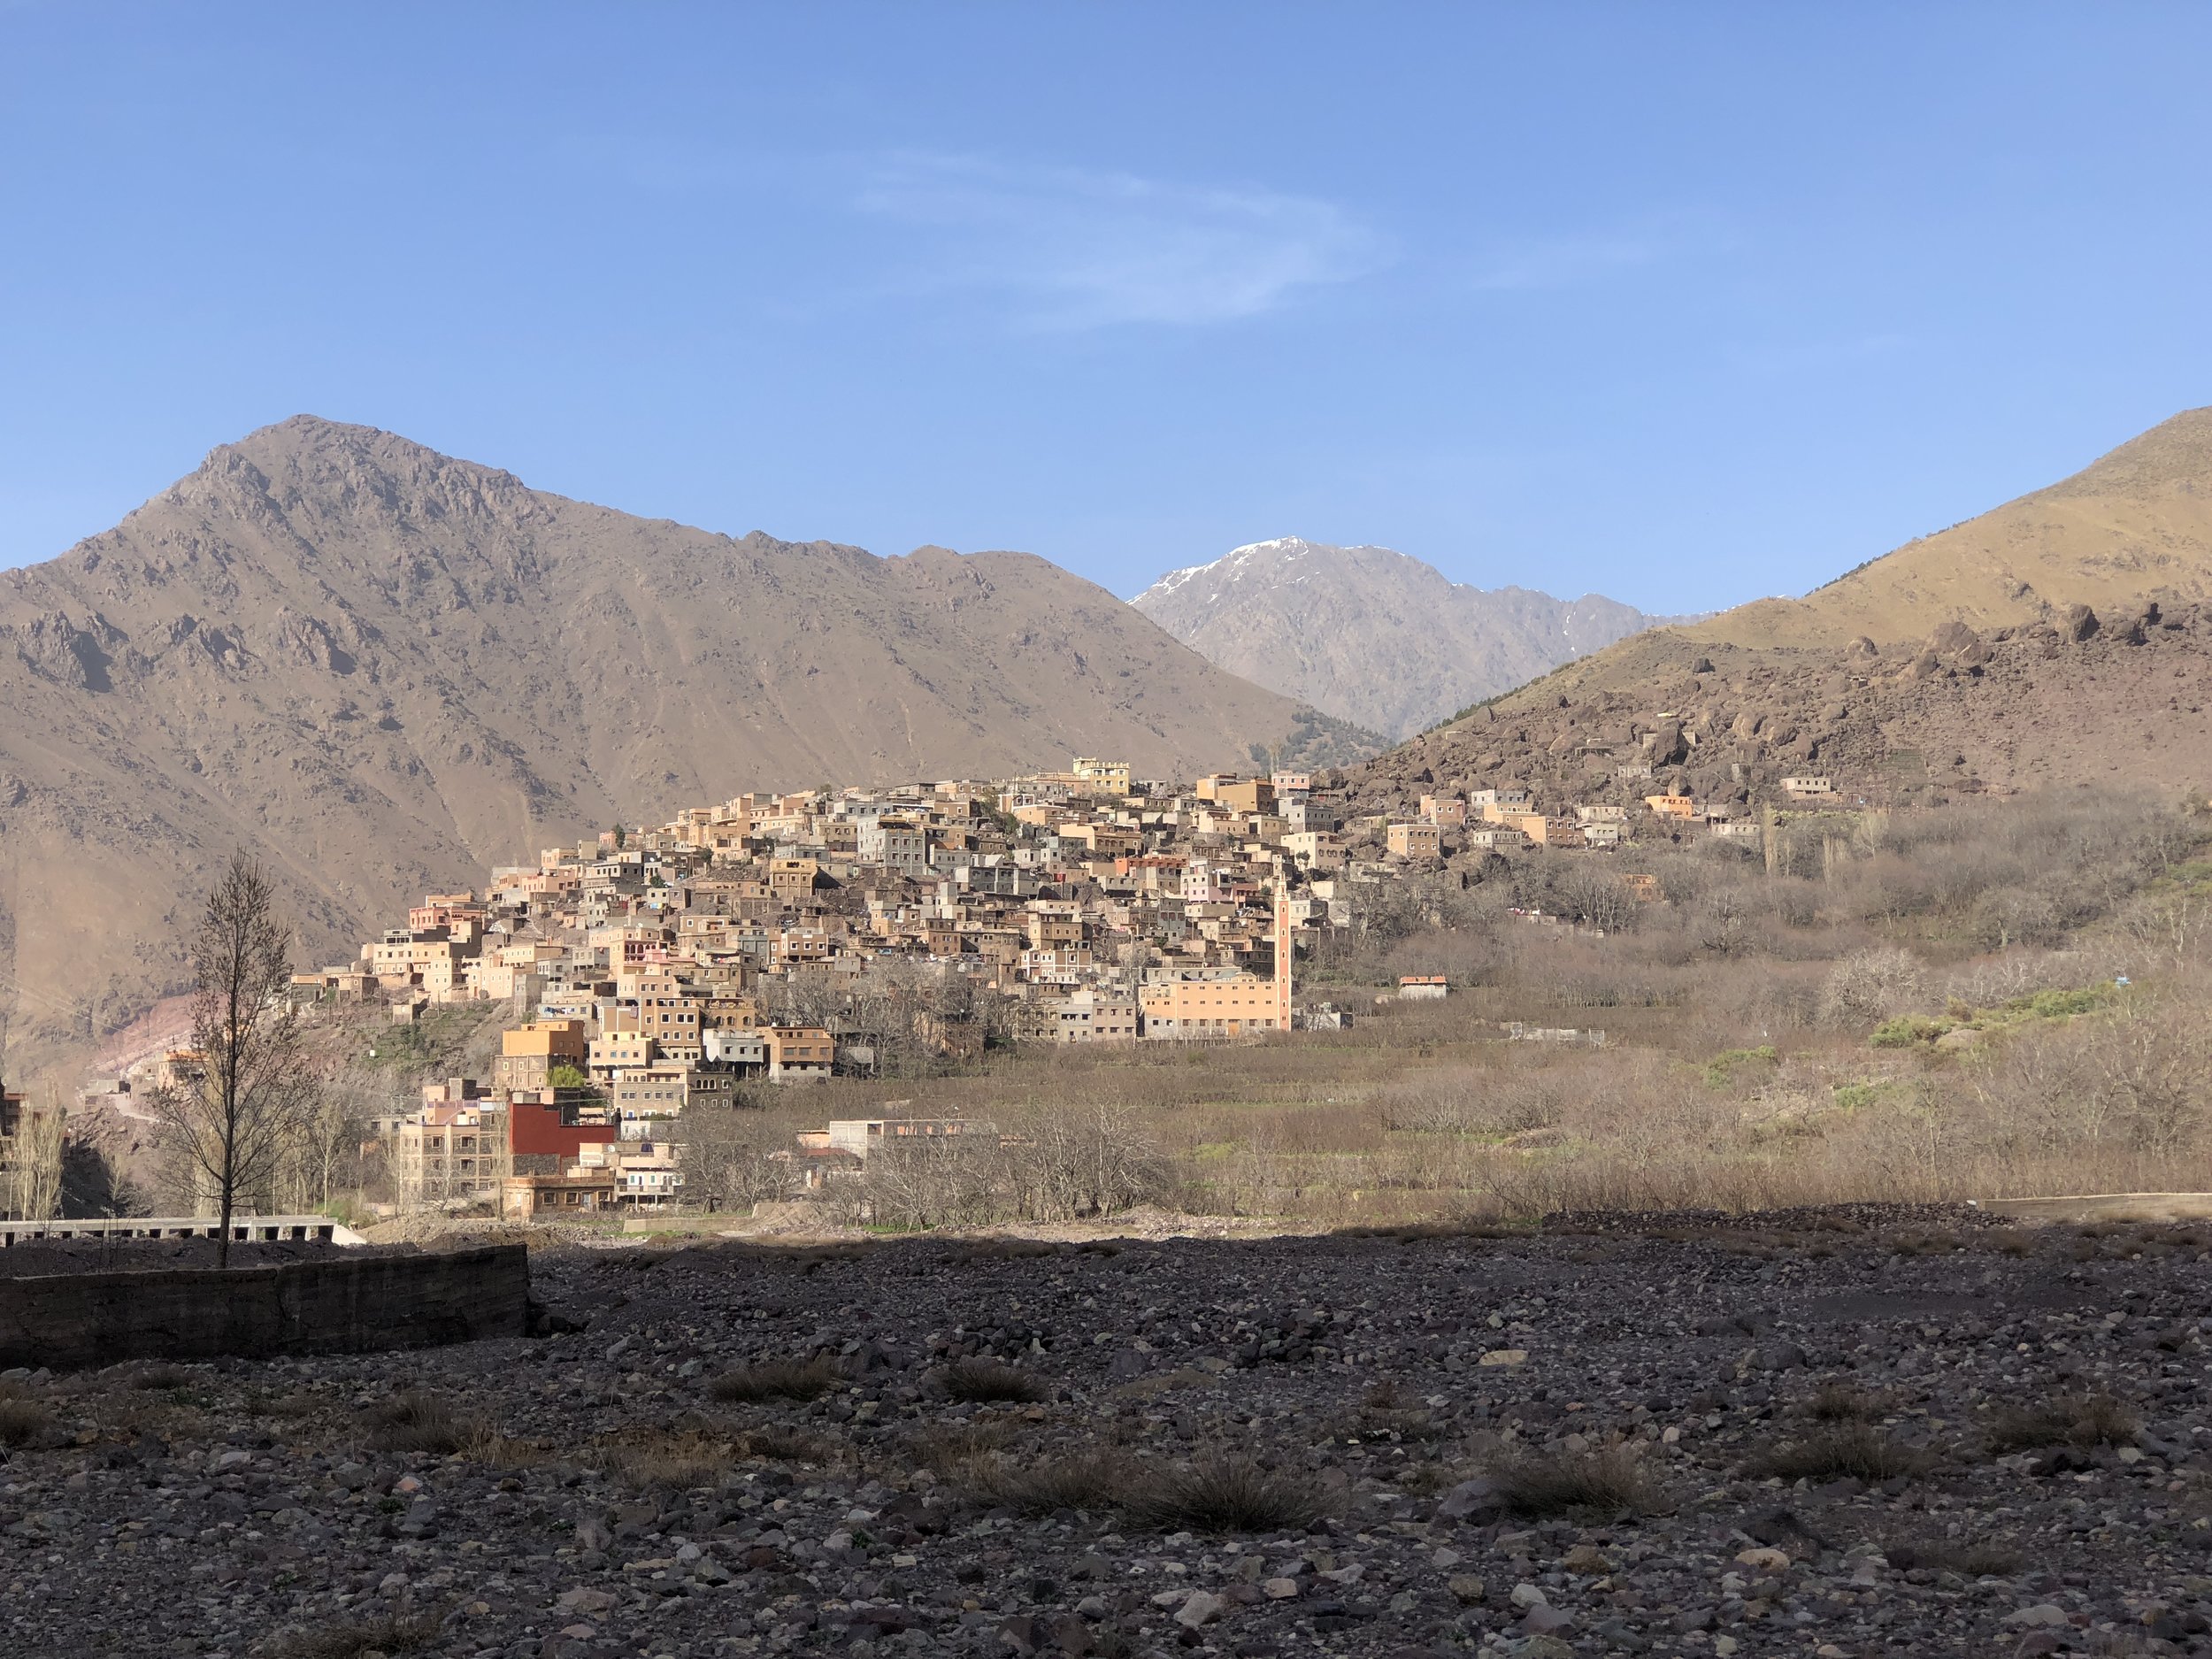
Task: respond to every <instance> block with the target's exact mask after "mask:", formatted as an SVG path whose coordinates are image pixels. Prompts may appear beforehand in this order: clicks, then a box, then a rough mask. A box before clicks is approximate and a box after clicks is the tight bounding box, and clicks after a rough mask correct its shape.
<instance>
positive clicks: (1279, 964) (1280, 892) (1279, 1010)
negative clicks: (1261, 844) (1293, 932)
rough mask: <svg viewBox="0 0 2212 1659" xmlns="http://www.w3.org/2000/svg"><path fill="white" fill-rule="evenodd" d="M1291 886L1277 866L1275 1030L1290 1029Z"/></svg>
mask: <svg viewBox="0 0 2212 1659" xmlns="http://www.w3.org/2000/svg"><path fill="white" fill-rule="evenodd" d="M1290 956H1291V951H1290V886H1289V884H1288V883H1287V882H1286V881H1285V880H1284V879H1283V868H1282V865H1280V864H1277V865H1276V866H1275V1029H1276V1030H1278V1031H1288V1030H1289V1029H1290Z"/></svg>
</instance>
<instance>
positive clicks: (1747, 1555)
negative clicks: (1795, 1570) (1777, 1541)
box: [1736, 1547, 1790, 1572]
mask: <svg viewBox="0 0 2212 1659" xmlns="http://www.w3.org/2000/svg"><path fill="white" fill-rule="evenodd" d="M1736 1563H1737V1564H1738V1565H1739V1566H1743V1567H1755V1568H1757V1569H1758V1570H1759V1571H1761V1572H1786V1571H1789V1564H1790V1558H1789V1556H1788V1555H1786V1554H1784V1553H1783V1552H1782V1551H1781V1550H1778V1549H1769V1548H1764V1547H1760V1548H1753V1549H1740V1550H1738V1551H1737V1552H1736Z"/></svg>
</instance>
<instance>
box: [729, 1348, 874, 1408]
mask: <svg viewBox="0 0 2212 1659" xmlns="http://www.w3.org/2000/svg"><path fill="white" fill-rule="evenodd" d="M840 1380H841V1378H840V1374H839V1371H838V1368H837V1362H836V1361H834V1360H833V1359H830V1358H828V1357H826V1356H818V1357H816V1358H813V1359H764V1360H756V1361H755V1362H754V1363H752V1364H750V1365H740V1366H738V1367H737V1368H736V1369H734V1370H733V1371H724V1372H723V1373H722V1374H721V1375H720V1376H719V1377H717V1378H716V1379H714V1380H713V1381H712V1382H710V1383H709V1384H708V1385H707V1392H708V1393H709V1394H712V1395H713V1396H714V1397H715V1398H716V1399H717V1400H725V1401H729V1402H733V1403H737V1402H745V1403H753V1402H760V1401H764V1400H818V1399H820V1398H821V1397H822V1396H823V1395H824V1394H827V1393H828V1392H829V1391H830V1390H831V1389H832V1388H834V1387H835V1386H837V1384H838V1383H839V1381H840Z"/></svg>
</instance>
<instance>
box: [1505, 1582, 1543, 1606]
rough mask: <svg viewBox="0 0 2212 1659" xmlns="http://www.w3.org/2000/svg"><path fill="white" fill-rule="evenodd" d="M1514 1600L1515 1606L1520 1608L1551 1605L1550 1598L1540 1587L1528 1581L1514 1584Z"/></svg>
mask: <svg viewBox="0 0 2212 1659" xmlns="http://www.w3.org/2000/svg"><path fill="white" fill-rule="evenodd" d="M1512 1601H1513V1605H1514V1606H1516V1607H1520V1608H1530V1607H1545V1606H1548V1605H1549V1602H1548V1598H1547V1597H1546V1596H1545V1594H1544V1593H1543V1592H1542V1591H1541V1590H1540V1589H1538V1588H1537V1587H1536V1586H1534V1585H1532V1584H1530V1583H1527V1582H1526V1581H1524V1582H1522V1583H1520V1584H1517V1585H1515V1586H1513V1595H1512Z"/></svg>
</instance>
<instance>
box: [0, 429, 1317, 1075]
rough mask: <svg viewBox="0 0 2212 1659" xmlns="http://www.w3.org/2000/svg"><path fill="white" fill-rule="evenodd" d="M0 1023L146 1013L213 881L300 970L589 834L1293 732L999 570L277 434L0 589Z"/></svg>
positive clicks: (1221, 752)
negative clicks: (249, 904) (281, 918)
mask: <svg viewBox="0 0 2212 1659" xmlns="http://www.w3.org/2000/svg"><path fill="white" fill-rule="evenodd" d="M0 708H4V710H5V714H4V718H0V1008H6V1007H8V1006H9V1005H10V1004H11V1003H12V1005H13V1015H14V1019H13V1030H12V1038H13V1039H14V1040H15V1041H19V1042H20V1041H26V1040H29V1041H31V1042H32V1043H33V1045H34V1047H37V1046H39V1045H46V1046H49V1047H50V1046H51V1045H52V1044H53V1043H55V1042H57V1041H62V1040H65V1039H74V1040H76V1041H84V1040H87V1039H89V1038H92V1037H96V1036H97V1035H98V1034H100V1033H103V1032H104V1031H106V1030H109V1029H111V1028H112V1027H113V1026H115V1025H117V1024H119V1022H120V1021H121V1020H123V1019H124V1018H127V1017H128V1016H129V1015H130V1014H132V1013H133V1012H134V1011H135V1010H137V1009H139V1008H140V1007H142V1005H143V1004H144V1003H145V1002H147V1001H148V1000H149V999H150V997H152V996H153V995H157V994H158V993H160V992H161V991H163V990H165V989H166V988H168V987H173V985H174V984H175V983H176V981H177V979H178V973H179V962H178V959H177V956H176V954H175V948H174V944H173V941H174V938H175V936H176V933H177V931H178V926H179V923H180V919H182V918H185V917H187V916H188V914H189V913H190V911H191V910H192V908H193V906H194V904H195V902H196V895H197V894H198V893H199V891H200V890H201V889H202V887H203V884H204V879H205V878H206V875H207V873H208V872H209V870H210V869H211V866H213V865H214V864H216V863H218V862H219V860H221V859H222V858H224V857H225V856H227V855H228V853H229V851H230V850H231V849H232V848H233V847H234V846H241V845H242V846H245V847H248V848H250V849H252V850H254V851H256V852H257V853H258V854H260V855H261V856H264V857H265V858H266V859H267V860H269V861H270V862H271V863H272V864H274V865H275V866H277V867H278V868H279V869H280V871H281V872H283V874H284V876H285V878H286V879H287V883H288V887H289V889H290V891H291V894H292V895H293V897H294V899H295V901H296V904H297V907H298V910H299V912H300V920H301V922H302V925H303V934H304V938H303V946H304V948H305V950H306V953H307V954H308V955H310V956H314V957H317V958H322V957H326V956H329V955H330V954H331V953H332V952H334V951H340V950H349V949H350V945H351V943H352V941H357V939H358V938H359V936H360V933H361V930H362V929H363V928H364V927H365V926H369V925H370V924H371V923H372V922H373V921H381V920H382V919H383V918H388V917H389V916H390V915H391V914H392V913H393V911H394V910H395V908H396V907H397V906H399V905H400V904H401V903H402V902H403V901H404V900H405V899H406V898H407V896H408V895H411V894H416V893H419V892H420V891H421V890H422V889H423V888H424V887H426V886H440V887H442V886H455V887H466V886H469V885H472V883H475V882H477V881H479V880H480V879H481V876H482V872H483V870H484V868H485V866H486V865H487V864H489V863H493V862H512V861H515V860H517V859H522V858H528V857H530V856H533V854H534V849H536V848H537V847H538V846H539V845H540V844H541V842H547V841H553V840H555V839H557V838H560V837H572V836H573V835H574V834H575V833H578V832H579V831H580V830H582V829H585V828H588V827H595V826H603V825H605V824H607V823H609V822H611V821H612V820H614V819H615V818H618V817H620V818H626V819H628V820H631V821H635V820H636V819H637V818H640V817H641V816H657V815H660V814H662V813H664V812H665V811H666V810H670V809H672V808H673V807H675V806H677V805H679V804H687V803H698V802H702V801H707V800H714V799H720V798H723V797H726V796H727V795H730V794H732V793H733V792H735V791H737V790H739V789H743V788H749V787H773V786H781V787H803V786H808V785H812V784H817V783H821V782H825V781H829V780H835V781H837V782H839V783H841V784H842V783H847V782H854V781H862V780H877V779H891V778H905V777H917V776H920V777H930V776H943V775H947V774H955V773H968V774H993V773H1005V772H1014V771H1019V770H1026V769H1030V768H1034V767H1036V766H1039V765H1051V764H1065V761H1066V757H1067V756H1068V755H1069V754H1070V753H1071V752H1081V753H1098V754H1109V755H1115V756H1123V757H1127V758H1128V759H1129V760H1130V761H1131V762H1132V763H1133V764H1135V766H1136V767H1137V768H1138V769H1139V770H1140V771H1141V772H1146V773H1152V774H1176V773H1180V774H1189V773H1191V772H1195V771H1200V770H1204V769H1206V768H1208V767H1210V766H1213V765H1217V764H1235V763H1237V762H1239V761H1240V760H1244V759H1246V757H1247V754H1248V746H1249V745H1250V744H1252V743H1254V742H1256V741H1258V742H1264V743H1270V744H1281V743H1283V742H1284V741H1286V737H1287V736H1288V735H1289V734H1290V733H1293V731H1294V729H1297V728H1295V719H1296V716H1297V712H1298V711H1297V710H1294V705H1293V704H1292V703H1289V702H1288V701H1287V700H1286V699H1284V698H1282V697H1279V696H1277V695H1275V694H1273V693H1271V692H1267V691H1263V690H1262V689H1261V688H1260V687H1256V686H1253V685H1249V684H1247V683H1246V682H1244V681H1242V680H1237V679H1234V678H1233V677H1232V676H1230V675H1228V674H1225V673H1224V672H1221V671H1220V670H1218V669H1216V668H1214V667H1212V666H1211V665H1210V664H1208V663H1206V662H1205V661H1204V660H1203V659H1202V658H1201V657H1198V656H1197V655H1196V654H1195V653H1194V652H1192V651H1190V650H1188V649H1186V648H1184V647H1183V646H1181V645H1179V644H1178V643H1177V642H1176V641H1173V640H1172V639H1171V638H1170V637H1169V636H1168V635H1167V634H1164V633H1163V632H1161V631H1160V630H1159V629H1157V628H1156V627H1155V626H1153V625H1152V624H1150V623H1149V622H1148V621H1146V620H1145V619H1144V618H1142V617H1141V616H1140V615H1138V614H1137V613H1136V612H1135V611H1132V610H1131V609H1130V608H1129V607H1128V606H1126V605H1125V604H1124V603H1122V602H1121V601H1120V600H1118V599H1117V598H1115V597H1114V596H1113V595H1110V594H1109V593H1107V592H1106V591H1105V590H1104V589H1102V588H1097V587H1094V586H1093V585H1092V584H1091V583H1089V582H1086V581H1083V580H1079V579H1078V578H1076V577H1074V576H1071V575H1070V574H1068V573H1067V572H1064V571H1062V570H1059V569H1057V568H1056V567H1055V566H1053V565H1049V564H1048V563H1046V562H1045V561H1044V560H1042V559H1040V558H1035V557H1031V556H1029V555H1026V554H1019V553H982V554H975V555H971V556H967V557H961V556H958V555H956V554H953V553H950V552H947V551H945V550H943V549H923V550H921V551H919V552H918V553H915V554H913V555H911V556H910V557H904V558H889V559H883V558H876V557H872V556H871V555H869V554H867V553H865V552H864V551H862V550H860V549H856V548H850V547H840V546H836V545H833V544H830V543H826V542H813V543H790V542H783V541H774V540H772V539H771V538H769V537H767V536H764V535H760V534H752V535H749V536H746V537H744V538H742V539H741V540H732V539H731V538H729V537H726V536H721V535H715V534H710V533H708V532H706V531H703V530H695V529H689V528H687V527H685V526H680V525H676V524H672V523H670V522H668V521H666V520H654V519H644V518H632V517H629V516H627V515H626V514H623V513H619V512H615V511H610V510H608V509H606V508H603V507H596V506H591V505H588V504H586V503H580V502H574V501H568V500H565V499H563V498H561V497H559V496H556V495H546V494H543V493H541V492H539V491H535V490H532V489H528V488H525V487H524V486H523V485H522V483H521V482H520V481H519V480H517V479H515V478H514V477H512V476H511V474H508V473H505V472H497V471H495V470H493V469H490V468H488V467H483V466H478V465H472V464H470V463H467V462H464V461H457V460H453V459H450V458H449V457H444V456H442V455H438V454H435V453H434V452H433V451H431V450H428V449H423V448H421V447H420V446H419V445H416V444H412V443H409V442H406V441H404V440H403V439H400V438H396V437H394V436H392V435H390V434H385V433H380V432H375V431H372V430H369V429H367V428H364V427H357V426H337V425H334V424H332V423H330V422H327V421H322V420H317V419H309V418H305V417H303V418H300V419H293V420H288V421H286V422H284V423H283V424H281V425H280V426H272V427H269V428H267V429H265V430H264V431H261V432H257V433H256V434H253V435H252V436H250V437H249V438H247V439H246V440H244V441H243V442H240V443H237V444H234V445H229V446H226V447H225V448H222V449H217V450H216V451H215V452H214V453H213V454H211V456H210V457H208V459H207V461H206V463H205V465H203V466H202V467H201V468H200V469H199V470H198V471H197V472H194V473H193V474H192V475H191V476H189V477H188V478H186V479H184V480H181V481H180V482H179V483H178V484H176V485H175V486H174V487H173V488H170V489H168V490H166V491H165V492H164V493H163V494H162V495H158V496H157V497H156V498H155V499H153V500H152V501H150V502H149V503H147V504H146V505H145V506H143V507H142V508H140V509H139V510H138V511H135V512H134V513H132V514H131V515H130V516H129V517H128V518H126V519H125V520H124V521H123V522H122V524H120V525H119V526H117V527H116V528H115V529H113V530H111V531H109V532H107V533H106V534H102V535H97V536H94V537H92V538H91V539H90V540H88V541H84V542H82V543H81V544H79V545H78V546H77V547H76V548H74V549H72V550H71V551H70V552H69V553H67V554H66V555H65V556H64V557H61V558H58V559H56V560H54V561H52V562H50V563H49V564H46V565H39V566H35V567H34V568H31V569H28V570H21V571H14V572H7V573H6V574H5V575H4V576H0ZM1302 729H1303V730H1304V731H1306V732H1307V733H1309V734H1310V733H1312V731H1313V726H1312V723H1311V722H1310V720H1309V721H1308V722H1307V723H1306V725H1305V726H1304V727H1303V728H1302ZM1310 748H1311V745H1309V749H1310ZM1314 758H1315V759H1316V760H1317V761H1319V760H1321V759H1325V758H1326V757H1325V756H1318V755H1317V756H1315V757H1314Z"/></svg>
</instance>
